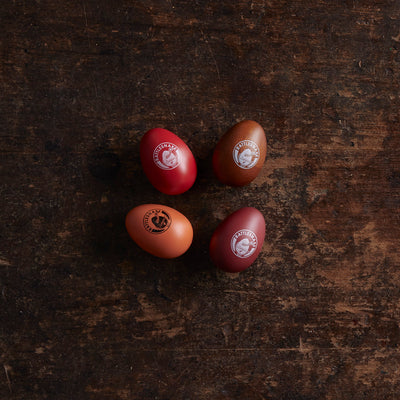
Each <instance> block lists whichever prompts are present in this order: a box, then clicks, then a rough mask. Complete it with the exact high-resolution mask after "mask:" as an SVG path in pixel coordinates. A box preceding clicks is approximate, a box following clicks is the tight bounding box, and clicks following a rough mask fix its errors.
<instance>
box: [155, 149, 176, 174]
mask: <svg viewBox="0 0 400 400" xmlns="http://www.w3.org/2000/svg"><path fill="white" fill-rule="evenodd" d="M153 161H154V163H155V164H156V165H157V167H159V168H161V169H166V170H170V169H174V168H176V167H177V166H178V165H179V164H180V162H181V159H180V153H179V149H178V146H176V145H174V144H173V143H169V142H164V143H160V144H159V145H158V146H157V147H156V148H155V149H154V151H153Z"/></svg>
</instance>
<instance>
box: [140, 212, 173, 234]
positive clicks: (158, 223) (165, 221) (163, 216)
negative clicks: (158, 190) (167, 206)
mask: <svg viewBox="0 0 400 400" xmlns="http://www.w3.org/2000/svg"><path fill="white" fill-rule="evenodd" d="M170 225H171V217H170V216H169V215H168V214H167V213H166V212H165V211H164V210H158V209H153V210H149V211H147V213H146V214H145V215H144V217H143V226H144V229H146V231H148V232H150V233H156V234H157V233H163V232H165V231H166V230H167V229H168V228H169V227H170Z"/></svg>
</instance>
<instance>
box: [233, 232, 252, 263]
mask: <svg viewBox="0 0 400 400" xmlns="http://www.w3.org/2000/svg"><path fill="white" fill-rule="evenodd" d="M256 248H257V236H256V234H255V233H254V232H252V231H250V230H248V229H241V230H240V231H237V232H236V233H235V234H234V235H233V236H232V239H231V250H232V253H233V254H234V255H235V256H236V257H239V258H247V257H250V256H251V255H252V254H253V253H254V252H255V251H256Z"/></svg>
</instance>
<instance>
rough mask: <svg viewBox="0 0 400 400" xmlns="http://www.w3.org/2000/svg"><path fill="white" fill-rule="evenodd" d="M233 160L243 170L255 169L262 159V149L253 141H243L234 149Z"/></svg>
mask: <svg viewBox="0 0 400 400" xmlns="http://www.w3.org/2000/svg"><path fill="white" fill-rule="evenodd" d="M232 156H233V160H234V161H235V163H236V165H237V166H238V167H240V168H243V169H250V168H253V167H254V166H255V165H256V164H257V161H258V160H259V159H260V149H259V148H258V146H257V143H255V142H253V141H252V140H241V141H240V142H238V143H237V144H236V146H235V147H234V148H233V152H232Z"/></svg>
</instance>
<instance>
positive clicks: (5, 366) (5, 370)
mask: <svg viewBox="0 0 400 400" xmlns="http://www.w3.org/2000/svg"><path fill="white" fill-rule="evenodd" d="M3 367H4V372H5V373H6V378H7V384H8V390H9V391H10V393H12V388H11V380H10V376H9V374H8V370H9V369H10V367H9V366H8V365H6V364H3Z"/></svg>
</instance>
